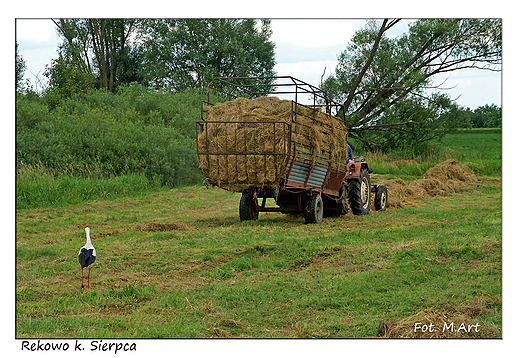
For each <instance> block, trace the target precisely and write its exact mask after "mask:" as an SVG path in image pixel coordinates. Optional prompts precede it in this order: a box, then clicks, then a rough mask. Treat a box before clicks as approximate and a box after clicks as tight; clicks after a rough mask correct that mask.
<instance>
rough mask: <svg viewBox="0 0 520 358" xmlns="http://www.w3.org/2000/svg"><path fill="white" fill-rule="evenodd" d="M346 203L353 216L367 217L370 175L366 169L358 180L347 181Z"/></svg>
mask: <svg viewBox="0 0 520 358" xmlns="http://www.w3.org/2000/svg"><path fill="white" fill-rule="evenodd" d="M348 203H349V205H350V209H351V210H352V213H353V214H354V215H367V214H368V212H369V211H370V174H369V173H368V171H367V170H366V169H363V170H362V171H361V177H360V178H359V179H351V180H349V181H348Z"/></svg>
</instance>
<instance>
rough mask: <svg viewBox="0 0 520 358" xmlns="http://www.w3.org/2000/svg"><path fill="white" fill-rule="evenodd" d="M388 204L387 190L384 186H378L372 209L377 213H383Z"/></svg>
mask: <svg viewBox="0 0 520 358" xmlns="http://www.w3.org/2000/svg"><path fill="white" fill-rule="evenodd" d="M387 202H388V190H387V189H386V186H385V185H378V186H377V190H376V197H375V202H374V207H375V208H376V210H377V211H385V210H386V204H387Z"/></svg>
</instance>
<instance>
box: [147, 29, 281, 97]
mask: <svg viewBox="0 0 520 358" xmlns="http://www.w3.org/2000/svg"><path fill="white" fill-rule="evenodd" d="M270 36H271V29H270V21H268V20H262V21H261V22H257V21H255V20H253V19H246V20H239V19H167V20H150V21H148V23H147V26H146V30H145V31H144V40H143V44H142V48H141V53H142V54H143V55H144V58H145V64H144V73H145V75H144V77H145V79H147V80H148V82H149V83H150V84H151V85H153V86H154V87H156V88H172V89H174V90H176V91H182V90H184V89H186V88H197V87H198V88H200V87H204V86H206V85H207V84H208V83H209V82H210V81H211V80H212V79H213V78H215V77H250V76H272V75H274V65H275V60H274V43H273V42H271V41H270V40H269V38H270ZM269 81H270V80H267V82H269ZM264 82H265V80H264Z"/></svg>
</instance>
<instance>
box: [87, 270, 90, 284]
mask: <svg viewBox="0 0 520 358" xmlns="http://www.w3.org/2000/svg"><path fill="white" fill-rule="evenodd" d="M87 285H88V289H90V266H89V268H88V284H87Z"/></svg>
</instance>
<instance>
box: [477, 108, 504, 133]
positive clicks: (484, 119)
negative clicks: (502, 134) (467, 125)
mask: <svg viewBox="0 0 520 358" xmlns="http://www.w3.org/2000/svg"><path fill="white" fill-rule="evenodd" d="M471 124H472V126H473V128H500V127H502V108H499V107H498V106H497V105H496V104H491V105H489V104H486V105H484V106H479V107H477V108H476V109H475V110H474V111H473V113H472V114H471Z"/></svg>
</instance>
